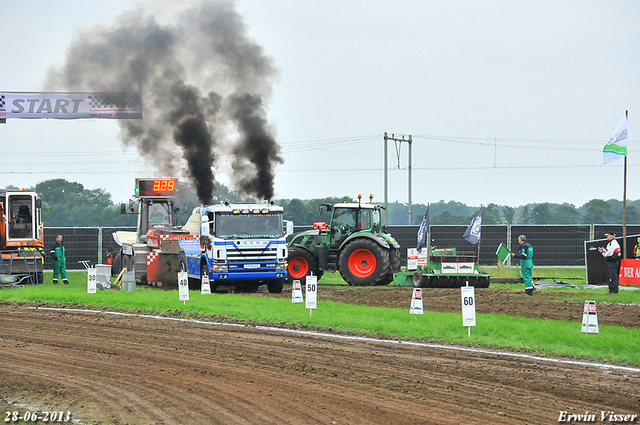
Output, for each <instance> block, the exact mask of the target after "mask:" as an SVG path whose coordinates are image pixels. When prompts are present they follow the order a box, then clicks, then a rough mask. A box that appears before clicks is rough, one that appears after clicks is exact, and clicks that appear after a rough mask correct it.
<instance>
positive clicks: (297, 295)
mask: <svg viewBox="0 0 640 425" xmlns="http://www.w3.org/2000/svg"><path fill="white" fill-rule="evenodd" d="M291 302H292V303H293V304H300V303H303V302H304V298H302V285H300V281H299V280H294V281H293V291H291Z"/></svg>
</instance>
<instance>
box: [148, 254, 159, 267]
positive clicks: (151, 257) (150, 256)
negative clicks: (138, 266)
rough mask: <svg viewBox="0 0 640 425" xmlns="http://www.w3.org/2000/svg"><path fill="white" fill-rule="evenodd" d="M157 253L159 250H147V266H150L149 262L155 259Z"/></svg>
mask: <svg viewBox="0 0 640 425" xmlns="http://www.w3.org/2000/svg"><path fill="white" fill-rule="evenodd" d="M159 255H160V253H159V252H147V266H150V265H151V263H153V262H154V261H156V260H157V259H158V256H159Z"/></svg>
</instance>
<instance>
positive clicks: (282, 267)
mask: <svg viewBox="0 0 640 425" xmlns="http://www.w3.org/2000/svg"><path fill="white" fill-rule="evenodd" d="M286 268H287V263H278V264H276V270H285V269H286Z"/></svg>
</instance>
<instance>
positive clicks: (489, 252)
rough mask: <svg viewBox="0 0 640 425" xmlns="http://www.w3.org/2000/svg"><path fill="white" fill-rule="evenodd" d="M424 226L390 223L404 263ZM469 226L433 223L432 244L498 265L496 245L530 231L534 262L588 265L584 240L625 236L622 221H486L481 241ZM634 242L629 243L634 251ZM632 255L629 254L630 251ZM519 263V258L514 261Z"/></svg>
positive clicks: (512, 242) (633, 228)
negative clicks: (467, 234) (473, 239)
mask: <svg viewBox="0 0 640 425" xmlns="http://www.w3.org/2000/svg"><path fill="white" fill-rule="evenodd" d="M311 228H312V227H311V226H295V227H294V232H295V233H297V232H300V231H303V230H309V229H311ZM419 228H420V226H417V225H416V226H391V225H389V226H387V231H388V232H389V233H391V234H392V235H393V237H394V238H395V239H396V240H397V241H398V243H399V244H400V253H401V256H402V259H403V265H404V264H406V259H407V248H415V247H416V245H417V234H418V229H419ZM466 229H467V226H444V225H433V226H430V228H429V231H430V237H431V246H432V247H437V248H456V249H457V251H458V252H474V253H475V255H476V256H477V258H479V260H480V264H482V265H495V264H496V262H497V259H496V249H497V248H498V245H499V244H500V243H504V244H505V245H507V246H508V247H509V248H510V249H511V250H512V251H515V250H517V248H518V236H520V235H526V236H527V241H528V242H529V243H531V245H533V248H534V263H535V264H536V265H537V266H565V267H566V266H584V265H585V262H584V251H585V248H584V243H585V241H588V240H594V239H606V238H605V236H604V234H605V233H608V232H613V233H615V234H616V235H618V236H622V225H621V224H617V225H601V224H583V225H510V226H508V225H483V226H482V237H481V239H480V243H479V244H478V245H473V244H471V243H469V242H467V240H466V239H464V238H463V237H462V235H463V234H464V231H465V230H466ZM636 233H640V225H627V234H628V235H633V234H636ZM632 249H633V246H631V247H627V250H628V251H630V250H632ZM627 256H628V257H629V255H627ZM514 264H517V260H516V261H514Z"/></svg>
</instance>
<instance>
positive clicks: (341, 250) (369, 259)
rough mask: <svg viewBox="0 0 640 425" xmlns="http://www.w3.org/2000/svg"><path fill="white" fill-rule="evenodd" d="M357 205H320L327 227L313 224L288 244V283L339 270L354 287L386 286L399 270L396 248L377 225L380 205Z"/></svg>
mask: <svg viewBox="0 0 640 425" xmlns="http://www.w3.org/2000/svg"><path fill="white" fill-rule="evenodd" d="M360 200H361V196H358V203H343V204H333V205H332V204H322V205H320V214H322V211H323V209H324V210H326V211H327V212H331V213H332V215H331V223H330V224H329V227H327V224H326V223H324V222H317V223H314V225H313V230H308V231H306V232H301V233H298V234H297V235H295V236H294V237H293V239H291V242H289V265H288V267H287V271H288V273H287V279H288V280H289V282H292V281H293V280H299V281H300V283H301V284H303V285H304V283H305V281H306V277H307V276H308V275H310V274H314V275H315V276H317V277H318V280H319V279H320V278H321V277H322V274H323V273H324V272H325V271H327V272H335V271H336V270H337V271H340V275H341V276H342V278H343V279H344V280H345V281H346V282H347V283H348V284H349V285H355V286H371V285H388V284H389V283H390V282H391V281H393V273H394V272H397V271H399V270H400V256H399V249H400V245H399V244H398V242H396V240H395V239H394V238H393V236H391V235H390V234H389V233H386V232H385V231H384V229H383V228H382V226H381V220H380V210H381V209H383V208H384V207H383V206H382V205H374V204H363V203H361V202H360Z"/></svg>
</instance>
